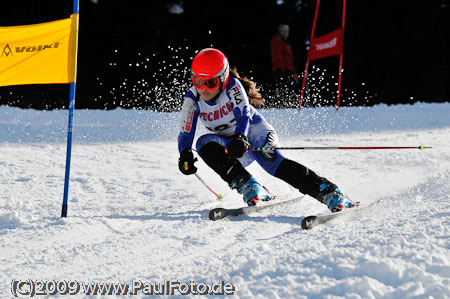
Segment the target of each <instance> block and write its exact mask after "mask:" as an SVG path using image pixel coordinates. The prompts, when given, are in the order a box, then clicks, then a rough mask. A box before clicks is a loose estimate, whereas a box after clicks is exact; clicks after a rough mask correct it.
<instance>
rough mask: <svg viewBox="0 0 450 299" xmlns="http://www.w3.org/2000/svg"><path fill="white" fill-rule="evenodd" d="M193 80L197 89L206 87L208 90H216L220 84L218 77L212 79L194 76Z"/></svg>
mask: <svg viewBox="0 0 450 299" xmlns="http://www.w3.org/2000/svg"><path fill="white" fill-rule="evenodd" d="M192 82H193V83H194V86H195V88H197V89H202V88H206V89H208V90H214V89H217V88H218V87H219V85H220V80H219V78H216V77H214V78H210V79H202V78H198V77H196V76H192Z"/></svg>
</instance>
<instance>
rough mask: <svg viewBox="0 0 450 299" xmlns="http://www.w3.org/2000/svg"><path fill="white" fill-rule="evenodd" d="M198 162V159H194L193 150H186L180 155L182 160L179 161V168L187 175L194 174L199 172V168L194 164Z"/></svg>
mask: <svg viewBox="0 0 450 299" xmlns="http://www.w3.org/2000/svg"><path fill="white" fill-rule="evenodd" d="M196 161H197V158H194V154H193V153H192V149H190V148H186V149H184V150H183V151H182V152H181V153H180V158H179V159H178V168H179V169H180V171H181V172H182V173H183V174H185V175H189V174H194V173H196V172H197V167H195V166H194V163H195V162H196Z"/></svg>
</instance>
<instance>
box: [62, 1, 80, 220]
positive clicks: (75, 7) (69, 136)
mask: <svg viewBox="0 0 450 299" xmlns="http://www.w3.org/2000/svg"><path fill="white" fill-rule="evenodd" d="M73 13H74V14H77V13H79V0H74V1H73ZM75 59H76V58H75ZM75 89H76V83H75V82H72V83H70V96H69V125H68V129H67V154H66V175H65V179H64V198H63V204H62V211H61V217H67V205H68V197H69V179H70V160H71V157H72V129H73V112H74V110H75Z"/></svg>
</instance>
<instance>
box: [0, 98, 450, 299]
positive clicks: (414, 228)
mask: <svg viewBox="0 0 450 299" xmlns="http://www.w3.org/2000/svg"><path fill="white" fill-rule="evenodd" d="M262 112H263V114H264V115H265V116H266V117H267V119H268V120H269V121H270V122H271V123H272V124H273V125H274V127H275V128H276V129H277V131H278V133H279V135H280V137H281V142H282V143H281V145H282V146H419V145H420V144H422V143H423V144H424V145H426V146H433V148H432V149H429V150H425V151H420V150H360V151H352V150H336V151H285V154H286V156H288V157H289V158H291V159H294V160H296V161H298V162H301V163H303V164H304V165H306V166H308V167H310V168H311V169H313V170H314V171H316V172H317V173H319V174H320V175H323V176H325V177H327V178H329V179H330V180H331V181H333V182H335V183H336V184H337V185H338V186H340V188H341V189H342V190H343V191H344V192H345V193H347V194H348V195H349V196H350V197H351V198H352V199H354V200H357V201H361V202H362V204H363V205H367V204H369V203H372V202H375V201H377V200H379V201H378V202H376V203H374V205H372V206H371V207H369V208H367V209H365V210H361V211H360V212H359V213H358V216H354V217H350V216H346V217H340V218H338V219H336V220H334V221H332V222H329V223H328V224H326V225H323V226H320V227H317V228H315V229H313V230H311V231H303V230H301V227H300V221H301V219H302V218H303V217H304V216H306V215H310V214H314V213H326V212H327V209H326V207H325V206H324V205H322V204H320V203H318V202H317V201H316V200H314V199H312V198H310V197H307V198H306V199H304V200H303V201H301V202H300V203H298V204H295V205H291V206H288V207H283V208H281V207H279V208H275V209H273V210H270V211H262V212H260V213H256V214H252V215H248V216H239V217H236V218H233V219H225V220H222V221H216V222H213V221H210V220H208V212H209V210H210V209H211V208H214V207H218V206H225V207H239V206H242V205H243V202H242V199H241V197H240V196H239V195H238V194H237V193H235V192H234V191H231V190H229V188H228V187H227V185H226V184H225V183H224V182H222V181H221V180H220V178H219V177H218V176H217V175H216V174H215V173H213V172H212V171H211V170H210V169H209V168H208V167H207V166H206V165H205V164H204V163H203V162H202V161H199V162H198V163H197V165H198V168H199V174H200V176H201V177H202V178H203V179H204V180H205V181H206V182H207V183H208V184H209V185H210V186H211V187H212V188H213V189H214V190H215V191H216V192H219V193H223V194H225V195H226V196H225V201H224V202H223V203H221V202H219V201H216V200H215V198H214V195H213V194H212V193H211V192H210V191H208V190H207V189H206V188H205V187H204V186H203V185H202V184H201V183H200V182H199V181H198V180H197V179H196V177H195V176H184V175H183V174H181V173H180V172H179V171H178V167H177V159H178V152H177V143H176V136H177V131H178V118H179V113H156V112H151V111H144V110H123V109H117V110H113V111H94V110H83V111H81V110H76V111H75V119H74V133H73V134H74V143H73V156H72V165H71V166H72V167H71V182H70V190H69V198H70V200H69V209H68V217H67V218H65V219H62V218H60V217H59V216H60V213H61V204H62V198H63V185H64V172H65V155H66V143H65V142H66V135H67V128H66V127H67V117H68V113H67V111H66V110H60V111H36V110H22V109H18V108H11V107H5V106H0V265H1V272H0V297H1V298H8V297H12V296H13V295H12V293H11V290H10V286H11V281H12V279H23V280H25V279H33V280H72V281H73V280H77V281H79V282H132V281H137V280H141V281H142V282H154V283H160V282H164V280H172V281H176V280H179V281H180V282H185V283H189V282H191V281H195V282H197V283H207V284H213V283H218V282H219V281H220V280H222V281H224V282H227V283H231V284H233V285H234V287H235V295H234V297H235V298H339V297H342V298H344V297H345V298H411V297H413V298H450V195H449V194H450V184H449V179H450V150H449V149H450V117H449V116H450V104H449V103H444V104H424V103H416V104H414V105H397V106H386V105H379V106H375V107H363V108H362V107H349V108H346V107H344V108H342V109H341V110H340V111H338V112H337V111H335V110H334V109H333V108H331V107H329V108H308V109H303V110H302V111H301V112H299V111H296V110H287V109H286V110H262ZM249 170H250V172H251V173H252V174H254V175H255V176H256V177H257V178H258V179H259V180H260V181H261V182H262V183H263V184H264V185H266V186H267V187H268V188H269V189H270V190H271V192H272V193H274V194H278V195H279V196H281V197H282V198H291V197H294V196H297V194H298V192H297V191H296V190H294V189H293V188H292V187H290V186H289V185H287V184H286V183H284V182H282V181H280V180H278V179H276V178H272V177H271V176H270V175H268V174H266V173H265V172H264V171H263V170H262V169H261V168H260V167H259V166H258V165H257V164H255V163H254V164H252V165H251V166H250V167H249ZM141 296H142V294H140V295H139V294H138V295H137V296H132V297H134V298H139V297H141ZM40 297H42V296H40ZM61 297H68V296H61ZM70 297H72V296H70ZM78 297H84V294H83V293H82V292H80V293H79V295H78ZM104 297H105V298H108V297H109V298H111V296H104ZM159 297H161V296H159ZM192 297H195V298H198V297H199V296H192Z"/></svg>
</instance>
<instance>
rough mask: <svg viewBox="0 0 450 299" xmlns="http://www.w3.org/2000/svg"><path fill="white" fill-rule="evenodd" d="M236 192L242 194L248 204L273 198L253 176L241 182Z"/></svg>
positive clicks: (251, 204)
mask: <svg viewBox="0 0 450 299" xmlns="http://www.w3.org/2000/svg"><path fill="white" fill-rule="evenodd" d="M238 192H239V193H240V194H242V195H243V196H244V201H245V202H246V203H247V205H249V206H255V205H258V204H261V203H262V202H268V201H270V200H272V199H273V196H272V195H270V193H269V192H268V191H267V189H266V188H265V187H263V186H261V184H260V183H258V181H257V180H256V179H255V178H254V177H251V178H250V179H249V180H248V181H247V182H246V183H245V184H243V185H242V186H241V187H240V188H239V189H238Z"/></svg>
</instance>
